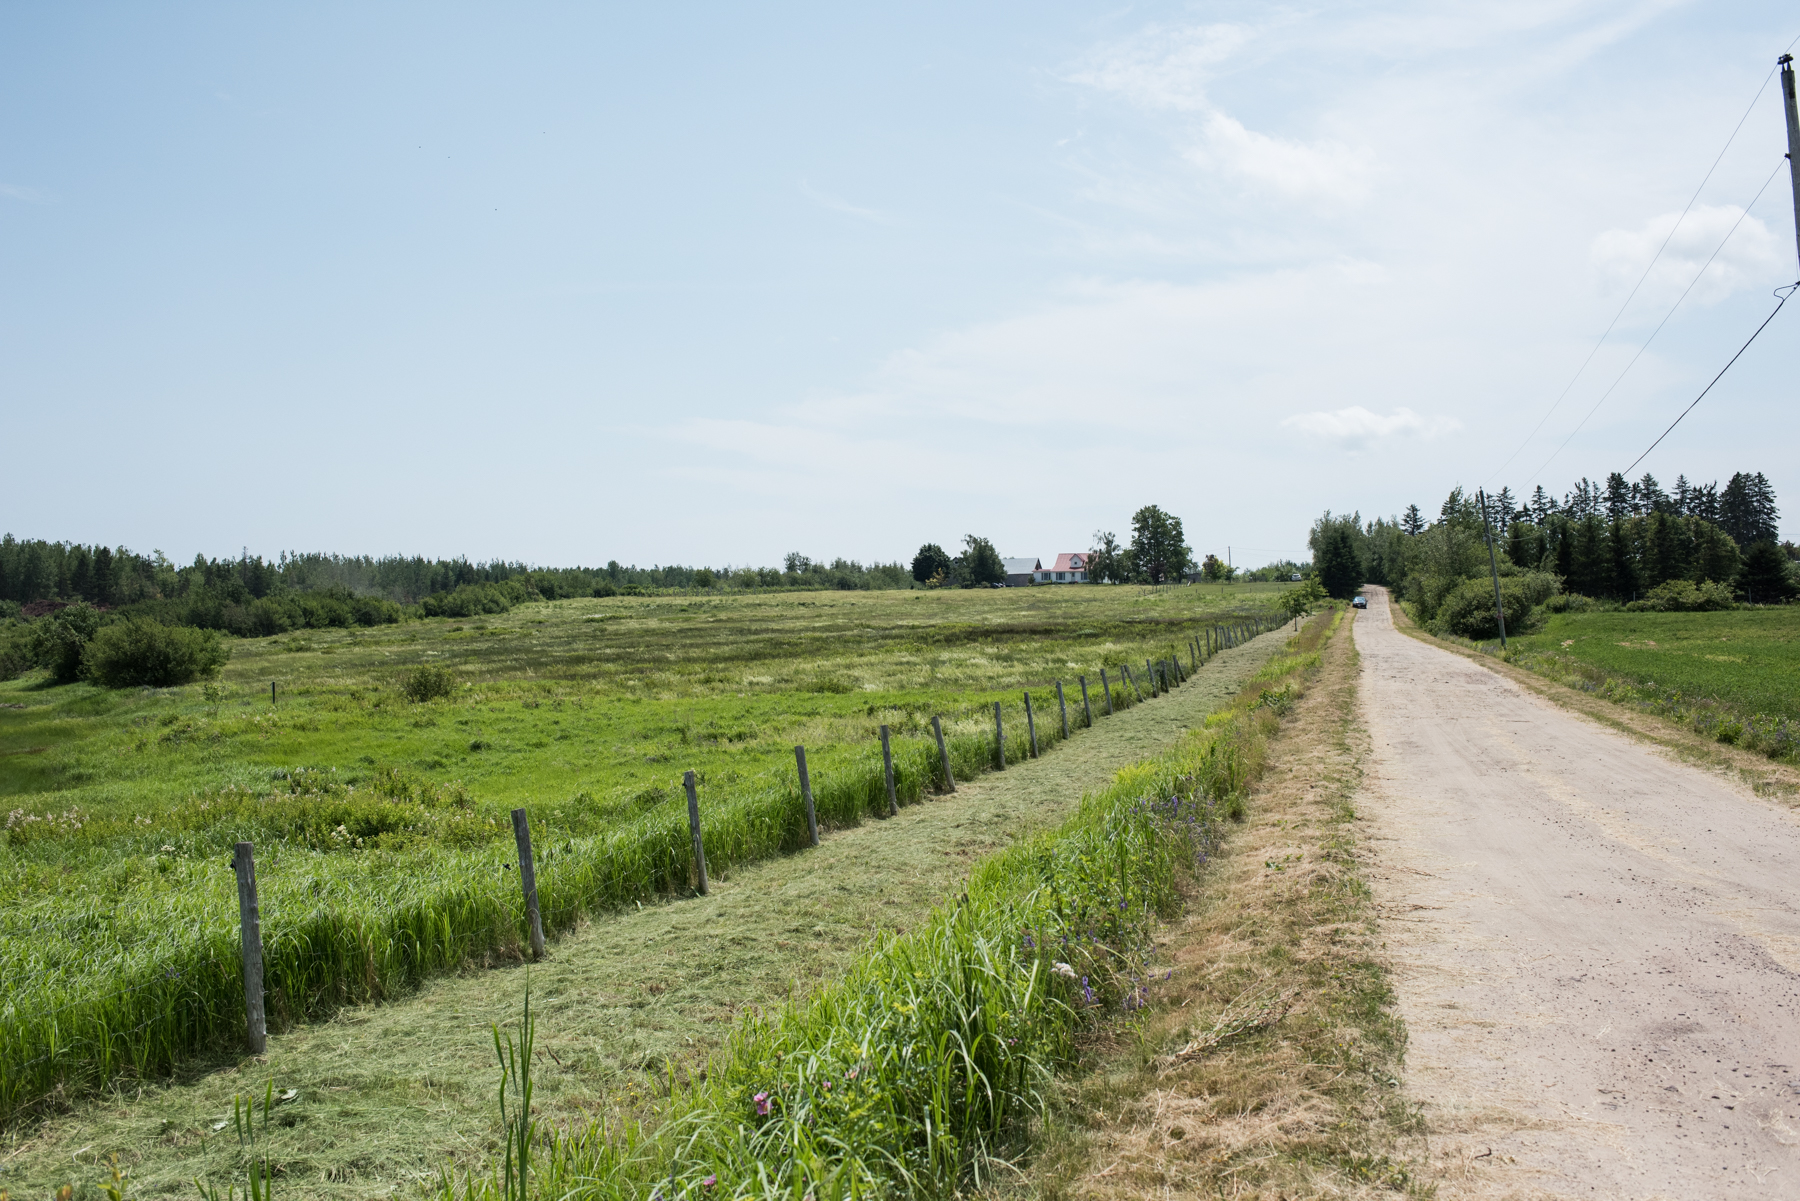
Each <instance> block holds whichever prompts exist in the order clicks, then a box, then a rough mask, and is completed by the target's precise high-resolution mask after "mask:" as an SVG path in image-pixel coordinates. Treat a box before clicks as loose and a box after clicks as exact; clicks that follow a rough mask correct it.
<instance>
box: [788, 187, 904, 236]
mask: <svg viewBox="0 0 1800 1201" xmlns="http://www.w3.org/2000/svg"><path fill="white" fill-rule="evenodd" d="M800 194H801V195H802V196H805V197H806V198H807V199H808V200H810V201H812V202H813V203H814V204H816V205H818V206H819V207H820V208H823V209H830V210H831V211H832V212H834V213H844V214H846V215H847V216H851V217H860V218H861V219H862V220H864V221H872V222H874V223H875V224H877V225H890V224H892V223H893V218H891V217H890V216H888V214H886V213H884V212H882V211H881V210H880V209H872V208H864V207H863V206H861V205H859V204H851V203H850V202H849V201H848V200H845V199H844V198H843V197H841V196H833V195H832V194H831V193H829V192H821V191H819V189H817V188H815V187H813V186H812V185H811V184H809V183H807V182H806V181H805V180H804V179H803V180H801V181H800Z"/></svg>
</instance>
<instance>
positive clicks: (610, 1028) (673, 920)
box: [0, 633, 1287, 1201]
mask: <svg viewBox="0 0 1800 1201" xmlns="http://www.w3.org/2000/svg"><path fill="white" fill-rule="evenodd" d="M1286 642H1287V638H1286V637H1285V636H1284V635H1282V634H1279V633H1277V634H1273V635H1270V636H1268V637H1264V638H1260V639H1257V640H1255V641H1254V642H1252V643H1250V644H1248V645H1246V646H1243V647H1240V648H1238V649H1236V650H1231V651H1227V652H1225V653H1224V654H1223V655H1221V656H1220V657H1219V658H1217V659H1216V660H1215V661H1214V662H1212V663H1211V664H1208V665H1207V666H1206V667H1204V668H1203V669H1202V670H1201V671H1200V672H1199V673H1198V674H1197V675H1195V676H1194V677H1193V678H1192V679H1191V680H1190V682H1189V683H1187V684H1186V685H1184V686H1182V687H1181V688H1179V689H1177V690H1176V691H1175V692H1174V693H1173V694H1172V695H1170V696H1168V697H1166V698H1164V699H1160V700H1157V701H1155V702H1153V703H1150V704H1146V705H1141V706H1137V707H1134V708H1132V709H1130V710H1128V711H1125V712H1121V713H1119V714H1118V715H1117V716H1116V717H1114V718H1111V719H1107V718H1102V719H1100V723H1099V725H1098V727H1097V728H1096V729H1095V730H1094V731H1093V732H1092V733H1091V734H1083V735H1082V736H1080V737H1077V738H1074V739H1072V740H1071V741H1069V742H1067V743H1064V744H1061V745H1059V746H1057V747H1056V748H1055V749H1053V750H1050V751H1048V752H1046V754H1045V755H1044V756H1043V757H1042V758H1040V759H1036V760H1031V761H1029V762H1026V763H1022V764H1016V765H1014V766H1012V767H1010V768H1008V770H1006V771H1005V772H991V773H988V774H987V775H984V776H982V777H980V778H979V779H976V780H974V781H972V782H968V781H965V782H963V783H961V784H959V785H958V790H957V792H956V793H955V794H953V795H948V796H936V797H931V798H928V800H927V801H926V802H925V803H923V804H917V805H909V806H905V807H903V808H902V809H901V811H900V815H899V816H898V817H896V818H893V819H891V820H885V821H873V822H866V823H863V824H861V825H858V826H854V827H850V828H847V829H843V830H839V831H836V832H835V833H832V834H830V835H828V836H826V838H825V839H824V841H823V844H822V845H821V846H820V847H819V848H818V849H817V850H809V851H807V852H806V853H804V854H798V855H783V856H778V857H775V858H772V859H768V860H764V861H762V862H760V863H753V864H747V865H745V866H744V867H742V868H741V869H739V870H737V871H734V872H733V873H731V875H730V877H729V878H728V879H725V880H722V881H717V882H715V884H714V886H713V888H712V890H711V893H710V895H708V896H706V897H691V896H690V897H678V898H662V899H658V900H651V901H646V902H645V903H644V905H643V906H642V908H641V909H640V908H638V907H636V906H633V907H632V908H631V909H630V910H629V911H627V912H624V913H616V914H604V915H598V916H596V917H594V918H593V919H591V920H589V921H586V922H583V923H581V924H579V925H578V926H577V927H576V928H575V929H573V930H571V931H570V932H569V933H568V935H567V936H565V937H564V938H563V939H561V940H559V941H558V942H556V943H554V944H553V945H552V947H551V954H550V957H549V958H548V959H547V960H546V961H545V962H543V963H539V964H535V965H530V966H525V965H512V966H500V967H497V968H496V969H494V970H471V971H465V972H460V973H455V974H451V975H446V976H442V977H439V978H436V979H433V980H430V981H427V982H426V983H425V984H424V985H423V986H422V987H420V988H419V989H418V990H416V991H415V992H413V993H411V994H409V995H407V996H405V997H403V998H400V999H399V1000H397V1001H395V1002H393V1003H388V1004H380V1005H358V1006H348V1007H344V1008H342V1009H340V1010H339V1011H338V1012H337V1013H336V1014H334V1015H333V1016H332V1017H331V1018H329V1019H327V1020H322V1021H318V1022H313V1023H306V1024H303V1025H299V1026H297V1027H294V1028H292V1029H290V1030H288V1031H286V1032H284V1033H281V1034H277V1035H274V1036H272V1037H271V1039H270V1044H269V1050H268V1054H267V1055H266V1056H265V1057H262V1058H260V1059H259V1058H255V1057H250V1056H248V1055H245V1054H244V1053H243V1052H242V1051H241V1050H239V1049H235V1048H233V1049H230V1050H229V1051H226V1052H224V1053H214V1054H206V1055H198V1056H195V1057H193V1058H191V1059H189V1060H188V1061H186V1062H184V1063H183V1064H182V1066H181V1067H180V1068H179V1070H178V1071H177V1072H176V1073H175V1074H174V1076H173V1077H172V1079H170V1080H167V1081H152V1082H149V1083H147V1084H146V1083H144V1082H140V1081H134V1080H122V1081H119V1082H117V1083H116V1084H115V1085H114V1086H113V1087H111V1088H109V1089H107V1090H106V1091H105V1092H104V1093H103V1094H102V1095H100V1096H97V1097H93V1098H90V1099H88V1100H85V1101H78V1102H77V1103H75V1104H74V1105H72V1106H70V1107H68V1108H67V1109H66V1110H62V1111H57V1112H45V1113H42V1114H39V1115H34V1116H33V1117H32V1118H31V1120H29V1121H20V1122H15V1123H14V1124H13V1126H12V1128H11V1129H10V1130H7V1131H0V1189H4V1188H9V1187H10V1188H11V1189H12V1190H13V1196H14V1197H15V1198H20V1197H27V1196H31V1197H36V1196H46V1195H50V1194H52V1193H54V1191H55V1189H56V1188H57V1187H59V1186H60V1185H62V1184H64V1183H70V1182H74V1183H76V1184H77V1185H78V1186H79V1185H82V1184H84V1183H91V1182H92V1181H94V1180H98V1179H104V1177H105V1175H106V1173H105V1169H104V1165H105V1163H106V1161H107V1158H108V1156H110V1155H113V1154H117V1155H118V1156H119V1161H120V1163H121V1164H123V1165H124V1166H125V1167H126V1168H127V1169H128V1170H129V1171H130V1173H131V1175H132V1180H133V1184H132V1192H131V1195H132V1196H133V1197H160V1196H192V1195H193V1189H192V1184H191V1183H190V1182H191V1181H192V1180H193V1179H194V1178H195V1177H200V1178H201V1179H202V1180H203V1181H205V1182H206V1183H207V1184H209V1185H216V1186H217V1187H219V1188H221V1189H223V1188H225V1187H226V1186H227V1185H228V1184H230V1183H232V1182H233V1181H235V1182H237V1183H238V1184H239V1185H240V1186H241V1184H242V1181H243V1172H244V1167H245V1164H244V1160H243V1157H242V1153H241V1149H240V1148H239V1146H238V1143H237V1139H236V1137H235V1134H234V1132H233V1131H232V1130H231V1128H230V1127H229V1126H227V1127H225V1128H224V1129H222V1130H214V1129H213V1127H214V1125H215V1124H216V1123H217V1122H219V1121H220V1120H221V1119H222V1118H223V1117H225V1116H228V1115H229V1114H230V1112H231V1108H232V1099H233V1097H234V1095H239V1094H245V1093H251V1092H254V1093H257V1094H258V1095H259V1096H260V1095H261V1090H262V1089H263V1088H264V1087H265V1085H266V1083H267V1082H268V1081H269V1080H270V1079H271V1078H272V1079H273V1080H274V1083H275V1087H276V1088H277V1089H278V1090H280V1091H282V1092H284V1093H285V1091H286V1090H289V1089H293V1090H296V1091H297V1095H296V1096H295V1099H294V1100H292V1101H291V1102H289V1103H288V1104H287V1105H285V1106H281V1107H278V1109H277V1118H278V1119H279V1121H278V1126H279V1128H278V1129H277V1130H276V1131H275V1133H274V1139H273V1146H274V1148H275V1151H276V1154H277V1159H278V1163H279V1164H280V1166H281V1171H282V1187H281V1189H280V1191H281V1192H282V1194H283V1195H294V1196H302V1195H303V1196H307V1197H319V1198H324V1199H327V1201H361V1199H364V1198H374V1197H381V1196H387V1195H401V1196H403V1195H407V1194H408V1192H409V1191H410V1189H409V1185H411V1184H415V1183H417V1182H421V1181H428V1180H430V1179H432V1178H434V1177H435V1175H436V1173H437V1172H439V1171H440V1170H443V1169H445V1168H450V1169H452V1170H461V1169H466V1168H469V1167H473V1166H476V1165H478V1164H481V1163H482V1162H484V1161H485V1159H486V1156H487V1154H488V1152H489V1150H490V1149H491V1148H492V1147H494V1146H495V1144H496V1136H497V1133H498V1126H497V1121H496V1115H495V1112H494V1081H495V1071H494V1050H493V1042H492V1038H491V1035H490V1023H497V1024H498V1025H499V1026H500V1027H501V1028H502V1030H516V1027H517V1022H518V1019H519V1016H520V1010H521V1004H522V1000H523V996H524V992H525V990H526V987H527V985H528V983H529V987H530V989H531V995H532V998H533V1008H534V1010H536V1012H537V1014H538V1040H537V1046H538V1058H537V1060H536V1073H537V1074H536V1081H535V1084H536V1091H535V1096H534V1104H535V1106H536V1108H537V1110H538V1112H539V1115H540V1117H541V1118H542V1119H543V1120H544V1122H545V1123H547V1124H549V1125H551V1126H553V1127H565V1126H576V1127H579V1126H581V1125H583V1124H585V1122H586V1121H587V1120H588V1119H590V1118H591V1117H592V1116H593V1115H595V1114H601V1113H619V1112H635V1111H637V1109H638V1108H640V1107H646V1108H650V1109H653V1108H654V1107H655V1106H656V1105H657V1104H658V1103H659V1102H658V1100H657V1099H658V1097H659V1096H660V1094H662V1093H663V1092H665V1091H666V1085H667V1073H666V1067H665V1065H666V1064H668V1063H670V1062H673V1063H675V1064H677V1065H686V1066H687V1069H688V1070H690V1071H691V1070H692V1067H693V1065H694V1064H695V1063H697V1062H700V1061H704V1060H705V1059H706V1058H707V1057H708V1056H711V1055H713V1054H715V1053H717V1052H719V1051H720V1050H721V1048H722V1046H723V1044H724V1043H725V1041H726V1040H727V1039H728V1037H729V1035H730V1034H731V1032H732V1031H733V1029H734V1028H735V1024H736V1022H737V1020H738V1019H739V1018H740V1017H741V1016H742V1015H743V1013H744V1012H745V1010H746V1009H747V1008H761V1009H763V1010H765V1011H769V1010H773V1009H776V1008H779V1007H780V1006H781V1005H782V1004H783V1003H784V1002H785V1001H786V1000H787V999H789V998H790V997H792V996H796V995H798V996H804V995H806V994H807V993H809V992H810V991H811V990H812V989H814V988H815V987H818V986H820V985H822V984H824V983H826V982H828V981H832V980H836V979H838V978H839V977H841V976H842V975H843V973H844V972H845V971H847V970H849V968H850V967H851V966H852V965H853V964H854V963H855V962H856V961H857V959H858V958H859V957H860V956H861V955H862V954H864V953H865V952H867V950H868V949H869V947H870V945H871V942H872V940H875V939H878V938H879V937H881V936H882V935H884V934H892V933H896V932H900V931H912V930H914V929H916V928H918V927H919V926H920V925H921V923H923V922H924V921H926V919H927V918H928V917H929V915H930V912H931V910H932V908H933V907H934V906H935V905H937V904H939V903H940V902H942V901H944V900H945V899H946V898H948V897H954V896H956V895H957V894H958V893H959V892H960V891H961V890H962V889H963V888H964V887H965V885H966V883H967V881H968V878H969V873H970V870H971V867H972V866H973V865H975V864H976V863H978V862H979V861H980V860H981V859H982V858H984V857H985V856H988V855H991V854H993V853H994V852H996V851H1001V850H1004V849H1005V848H1007V847H1009V846H1012V845H1013V844H1014V843H1016V842H1018V841H1019V840H1021V839H1025V838H1029V837H1031V836H1033V835H1036V834H1039V833H1041V832H1043V831H1045V830H1047V829H1049V828H1052V827H1054V826H1056V825H1058V824H1060V823H1061V822H1063V821H1064V820H1065V819H1067V817H1068V816H1069V815H1070V813H1072V812H1073V811H1074V810H1075V809H1076V808H1077V807H1078V806H1079V804H1080V802H1081V800H1082V798H1083V797H1084V796H1087V795H1097V794H1100V793H1103V792H1105V791H1107V790H1108V789H1109V788H1110V787H1112V786H1113V784H1114V783H1115V780H1116V777H1117V774H1118V773H1119V772H1120V771H1121V770H1122V769H1124V768H1127V767H1129V766H1131V765H1132V764H1135V763H1139V762H1141V761H1143V760H1145V759H1147V758H1154V757H1157V756H1160V755H1162V754H1164V753H1165V752H1167V751H1168V750H1169V749H1170V748H1171V747H1172V746H1175V745H1176V744H1179V743H1181V742H1182V741H1183V740H1184V739H1186V738H1187V737H1188V736H1189V733H1190V732H1191V731H1194V730H1198V729H1201V728H1203V727H1204V726H1205V725H1206V719H1207V717H1208V715H1209V714H1211V713H1213V712H1214V711H1216V710H1217V709H1218V708H1219V707H1220V706H1222V705H1224V704H1225V703H1226V702H1227V701H1228V700H1229V699H1230V698H1231V697H1232V695H1233V694H1234V693H1236V692H1237V691H1238V690H1239V689H1240V688H1241V686H1242V685H1243V683H1244V681H1245V680H1246V679H1248V678H1249V677H1251V676H1253V675H1255V674H1257V673H1258V672H1260V671H1261V670H1263V669H1264V668H1265V667H1266V666H1268V664H1269V663H1270V661H1271V660H1272V659H1275V658H1278V657H1279V656H1280V653H1281V650H1282V648H1283V646H1284V644H1285V643H1286Z"/></svg>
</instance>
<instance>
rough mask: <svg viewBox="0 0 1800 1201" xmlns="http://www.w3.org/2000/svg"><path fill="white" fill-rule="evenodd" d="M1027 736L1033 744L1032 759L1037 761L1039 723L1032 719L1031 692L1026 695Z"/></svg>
mask: <svg viewBox="0 0 1800 1201" xmlns="http://www.w3.org/2000/svg"><path fill="white" fill-rule="evenodd" d="M1025 734H1026V737H1027V739H1028V740H1029V741H1030V743H1031V757H1032V758H1033V759H1036V758H1037V757H1038V753H1037V722H1035V721H1033V720H1032V717H1031V694H1030V693H1029V692H1027V693H1026V694H1025Z"/></svg>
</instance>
